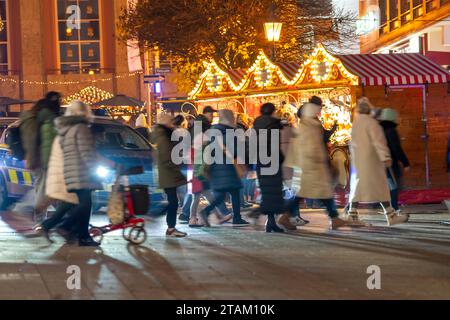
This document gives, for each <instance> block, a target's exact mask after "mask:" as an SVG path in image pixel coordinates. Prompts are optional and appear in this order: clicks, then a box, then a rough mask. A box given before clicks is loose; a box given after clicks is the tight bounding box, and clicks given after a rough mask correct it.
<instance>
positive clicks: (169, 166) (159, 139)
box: [151, 125, 187, 189]
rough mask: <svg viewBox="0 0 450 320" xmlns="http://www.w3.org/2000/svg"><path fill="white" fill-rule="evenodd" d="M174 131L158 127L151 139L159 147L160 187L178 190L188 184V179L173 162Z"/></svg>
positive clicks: (161, 126) (155, 128)
mask: <svg viewBox="0 0 450 320" xmlns="http://www.w3.org/2000/svg"><path fill="white" fill-rule="evenodd" d="M171 136H172V130H171V129H169V128H167V127H165V126H163V125H156V126H155V127H154V130H153V132H152V134H151V139H152V142H153V143H154V144H156V145H157V153H158V175H159V187H160V188H162V189H167V188H176V187H179V186H182V185H185V184H187V181H186V177H185V176H184V175H183V174H182V173H181V170H180V167H179V166H178V165H176V164H174V163H173V162H172V149H173V147H174V145H175V144H174V142H173V141H171Z"/></svg>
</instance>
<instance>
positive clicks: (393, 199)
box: [390, 189, 399, 210]
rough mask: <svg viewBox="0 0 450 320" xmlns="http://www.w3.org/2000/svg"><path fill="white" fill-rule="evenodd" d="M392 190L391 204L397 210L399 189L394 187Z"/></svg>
mask: <svg viewBox="0 0 450 320" xmlns="http://www.w3.org/2000/svg"><path fill="white" fill-rule="evenodd" d="M390 192H391V205H392V208H394V209H395V210H398V209H399V207H398V189H393V190H391V191H390Z"/></svg>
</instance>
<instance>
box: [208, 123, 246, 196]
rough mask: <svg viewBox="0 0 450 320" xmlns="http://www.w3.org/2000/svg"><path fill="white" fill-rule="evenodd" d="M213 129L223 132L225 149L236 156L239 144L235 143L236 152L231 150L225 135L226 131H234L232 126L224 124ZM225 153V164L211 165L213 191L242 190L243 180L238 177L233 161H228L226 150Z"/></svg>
mask: <svg viewBox="0 0 450 320" xmlns="http://www.w3.org/2000/svg"><path fill="white" fill-rule="evenodd" d="M212 129H216V130H219V131H220V132H222V136H223V145H224V147H225V148H227V149H228V150H227V151H228V154H230V155H231V154H234V155H236V154H237V153H236V148H237V144H236V141H235V150H230V149H229V146H227V144H226V138H225V134H226V130H230V129H233V128H232V127H230V126H227V125H224V124H220V123H219V124H216V125H213V126H212ZM223 152H224V156H223V162H224V163H222V164H219V163H213V164H212V165H211V168H210V170H211V172H210V174H211V179H210V185H211V189H213V190H217V191H224V190H230V189H240V188H242V182H241V179H240V178H239V177H238V175H237V172H236V169H235V167H234V165H233V164H232V161H233V160H232V159H230V160H228V161H227V160H226V158H225V150H224V151H223ZM227 162H231V163H230V164H227Z"/></svg>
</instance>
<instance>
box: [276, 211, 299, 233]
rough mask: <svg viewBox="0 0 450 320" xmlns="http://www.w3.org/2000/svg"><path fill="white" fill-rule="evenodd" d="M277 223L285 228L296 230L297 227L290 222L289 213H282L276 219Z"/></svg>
mask: <svg viewBox="0 0 450 320" xmlns="http://www.w3.org/2000/svg"><path fill="white" fill-rule="evenodd" d="M278 225H280V226H281V227H282V228H284V229H285V230H297V227H296V226H295V225H293V224H292V223H291V219H290V215H289V213H284V214H282V215H281V216H280V218H279V219H278Z"/></svg>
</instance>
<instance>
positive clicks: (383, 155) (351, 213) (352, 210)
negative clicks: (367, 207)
mask: <svg viewBox="0 0 450 320" xmlns="http://www.w3.org/2000/svg"><path fill="white" fill-rule="evenodd" d="M372 109H373V107H372V105H371V104H370V101H369V100H368V99H367V98H362V99H360V100H359V101H358V104H357V114H356V115H355V120H354V122H353V128H352V136H351V143H350V152H351V162H352V167H353V170H354V172H353V174H352V177H351V181H350V196H349V210H348V221H349V222H350V223H353V224H356V225H361V224H363V223H362V222H360V221H359V218H358V210H357V209H358V205H359V203H360V202H365V203H378V202H380V203H381V204H382V207H383V211H384V214H385V216H386V220H387V222H388V225H393V224H397V223H403V222H406V221H408V215H397V214H396V213H395V210H394V209H393V208H392V206H391V196H390V192H389V184H388V181H387V177H386V168H389V167H390V166H391V165H392V157H391V153H390V151H389V148H388V145H387V141H386V138H385V135H384V132H383V128H382V127H381V126H380V125H379V123H378V121H377V120H376V119H374V118H373V117H372V116H371V110H372Z"/></svg>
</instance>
